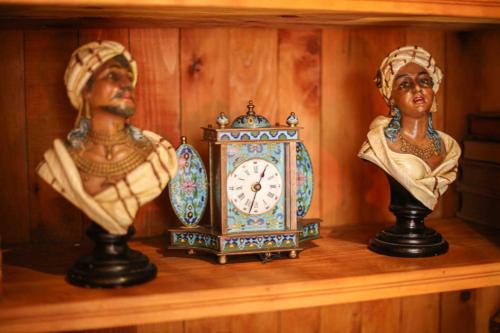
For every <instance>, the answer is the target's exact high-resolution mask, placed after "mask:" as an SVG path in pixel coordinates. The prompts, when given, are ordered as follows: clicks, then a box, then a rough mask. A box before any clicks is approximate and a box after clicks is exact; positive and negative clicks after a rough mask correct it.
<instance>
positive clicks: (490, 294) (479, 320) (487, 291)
mask: <svg viewBox="0 0 500 333" xmlns="http://www.w3.org/2000/svg"><path fill="white" fill-rule="evenodd" d="M497 311H500V287H499V286H496V287H490V288H481V289H477V290H476V310H475V317H476V322H475V331H474V332H478V333H479V332H488V329H489V324H490V318H491V317H493V316H494V315H495V314H496V313H497Z"/></svg>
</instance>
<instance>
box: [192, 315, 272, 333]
mask: <svg viewBox="0 0 500 333" xmlns="http://www.w3.org/2000/svg"><path fill="white" fill-rule="evenodd" d="M278 320H279V319H278V312H266V313H256V314H247V315H239V316H228V317H218V318H206V319H198V320H190V321H186V322H184V332H185V333H198V332H203V333H232V332H242V333H245V332H248V333H250V332H269V333H277V332H278V325H279V321H278Z"/></svg>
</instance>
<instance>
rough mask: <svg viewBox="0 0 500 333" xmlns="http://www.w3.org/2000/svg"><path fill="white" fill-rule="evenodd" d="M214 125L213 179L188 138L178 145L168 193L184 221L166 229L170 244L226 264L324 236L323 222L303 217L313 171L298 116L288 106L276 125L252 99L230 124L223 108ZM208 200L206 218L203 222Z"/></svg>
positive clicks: (292, 251) (206, 132)
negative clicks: (284, 119) (233, 258)
mask: <svg viewBox="0 0 500 333" xmlns="http://www.w3.org/2000/svg"><path fill="white" fill-rule="evenodd" d="M217 124H218V126H217V128H214V127H213V126H210V125H209V126H208V127H206V128H203V137H204V139H205V140H206V141H207V142H208V152H209V153H208V155H209V171H208V179H207V173H206V172H205V168H204V166H203V163H202V161H201V159H200V157H199V155H198V153H197V152H196V150H195V149H194V148H193V147H192V146H190V145H188V144H187V143H186V139H185V138H184V137H183V139H182V144H181V146H180V147H179V148H178V149H177V157H178V160H179V172H178V175H177V176H176V177H175V178H174V179H173V180H172V182H171V183H170V185H169V194H170V198H171V202H172V206H173V208H174V211H175V212H176V214H177V216H178V218H179V220H180V221H181V223H182V224H183V227H181V228H176V229H172V230H169V232H170V236H171V246H170V248H174V249H187V250H188V252H189V253H194V250H202V251H208V252H211V253H214V254H216V255H217V256H218V260H219V263H221V264H223V263H226V261H227V256H228V255H237V254H250V253H257V254H261V255H262V258H264V259H268V258H270V257H271V255H272V253H279V252H287V253H288V255H289V257H290V258H295V257H297V255H298V252H299V251H300V250H302V248H301V247H300V242H301V241H303V240H306V239H313V238H317V237H318V236H319V221H318V220H304V219H302V218H303V217H304V215H305V214H306V213H307V210H308V209H309V206H310V204H311V199H312V192H313V173H312V165H311V159H310V157H309V154H308V153H307V150H306V148H305V146H304V145H303V144H302V143H301V142H300V141H299V132H300V128H299V127H297V126H296V125H297V124H298V119H297V117H296V116H295V114H294V113H291V114H290V116H289V117H288V118H287V124H288V126H275V127H272V126H271V124H270V123H269V121H268V120H267V119H266V118H265V117H263V116H260V115H257V114H256V113H255V111H254V105H253V103H252V102H251V101H250V102H249V104H248V106H247V112H246V114H244V115H241V116H239V117H237V118H236V119H235V120H234V121H233V122H232V124H231V126H229V127H227V125H228V124H229V119H228V118H227V117H226V116H225V115H224V114H222V113H221V114H220V115H219V116H218V117H217ZM207 202H208V203H209V216H208V222H207V223H205V225H200V220H201V219H202V216H203V213H204V211H205V206H206V204H207Z"/></svg>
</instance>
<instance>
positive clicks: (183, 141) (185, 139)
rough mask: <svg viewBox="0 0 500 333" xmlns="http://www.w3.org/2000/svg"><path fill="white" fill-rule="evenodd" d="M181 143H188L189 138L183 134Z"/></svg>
mask: <svg viewBox="0 0 500 333" xmlns="http://www.w3.org/2000/svg"><path fill="white" fill-rule="evenodd" d="M181 143H182V144H183V145H185V144H186V143H187V138H186V137H185V136H184V135H183V136H181Z"/></svg>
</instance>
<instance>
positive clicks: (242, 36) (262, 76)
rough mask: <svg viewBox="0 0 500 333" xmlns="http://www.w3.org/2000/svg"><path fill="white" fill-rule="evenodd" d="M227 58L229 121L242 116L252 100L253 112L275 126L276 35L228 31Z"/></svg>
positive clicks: (260, 30)
mask: <svg viewBox="0 0 500 333" xmlns="http://www.w3.org/2000/svg"><path fill="white" fill-rule="evenodd" d="M229 54H230V57H229V64H230V65H229V73H230V74H229V114H230V121H232V120H233V119H234V118H235V117H237V116H239V115H241V114H244V113H245V112H246V105H247V103H248V100H253V101H254V104H255V106H256V107H255V112H256V113H257V114H260V115H264V116H266V117H267V118H268V119H269V121H270V122H271V124H274V123H275V122H276V119H277V114H276V113H277V110H278V100H277V89H278V87H277V86H278V84H277V81H278V72H277V71H278V64H277V57H278V31H277V30H276V29H263V28H231V29H230V30H229Z"/></svg>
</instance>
